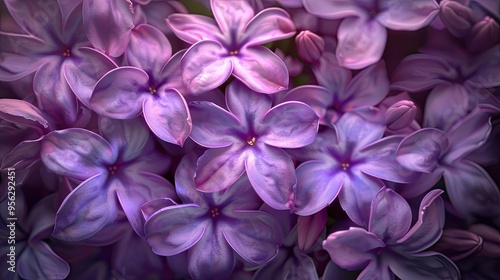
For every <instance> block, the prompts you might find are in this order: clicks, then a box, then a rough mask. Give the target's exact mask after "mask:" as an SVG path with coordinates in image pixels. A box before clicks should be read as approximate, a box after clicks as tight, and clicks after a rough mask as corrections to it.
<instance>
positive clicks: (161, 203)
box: [140, 198, 177, 221]
mask: <svg viewBox="0 0 500 280" xmlns="http://www.w3.org/2000/svg"><path fill="white" fill-rule="evenodd" d="M175 205H177V203H175V201H173V200H172V199H170V198H158V199H154V200H150V201H148V202H146V203H144V204H142V205H141V207H140V209H141V214H142V217H143V219H144V220H145V221H147V220H149V217H151V216H152V215H153V214H154V213H156V212H158V211H160V210H161V209H163V208H165V207H170V206H175Z"/></svg>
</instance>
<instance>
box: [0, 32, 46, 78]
mask: <svg viewBox="0 0 500 280" xmlns="http://www.w3.org/2000/svg"><path fill="white" fill-rule="evenodd" d="M44 45H45V42H43V41H42V40H40V39H38V38H35V37H33V36H30V35H23V34H12V33H5V32H2V31H0V50H1V52H0V79H1V80H2V81H16V80H19V79H21V78H23V77H26V76H28V75H29V74H31V73H33V72H35V71H36V70H37V69H38V68H39V67H40V66H41V65H42V64H44V63H45V62H46V59H44V58H40V57H38V56H34V55H30V54H31V53H33V52H34V51H35V50H41V49H43V48H44Z"/></svg>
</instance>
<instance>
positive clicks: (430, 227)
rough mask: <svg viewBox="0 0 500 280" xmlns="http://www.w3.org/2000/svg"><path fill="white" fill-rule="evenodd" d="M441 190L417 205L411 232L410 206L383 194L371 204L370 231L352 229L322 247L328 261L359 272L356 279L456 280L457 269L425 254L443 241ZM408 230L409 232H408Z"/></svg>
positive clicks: (384, 191)
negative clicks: (329, 258) (428, 249)
mask: <svg viewBox="0 0 500 280" xmlns="http://www.w3.org/2000/svg"><path fill="white" fill-rule="evenodd" d="M441 193H442V191H440V190H434V191H431V192H429V193H428V194H427V195H426V196H425V197H424V198H423V199H422V202H421V203H420V208H419V211H418V221H417V222H416V223H415V224H414V225H413V227H411V221H412V213H411V209H410V206H409V205H408V203H407V202H406V201H405V200H404V199H403V198H402V197H401V196H399V195H398V194H397V193H395V192H394V191H392V190H390V189H386V188H383V189H381V190H380V191H379V192H378V193H377V195H376V196H375V197H374V198H373V201H372V203H371V210H370V220H369V224H368V231H367V230H365V229H363V228H356V227H351V228H349V230H343V231H337V232H334V233H332V234H330V236H328V238H327V239H326V240H325V241H323V248H324V249H325V250H327V251H328V253H329V254H330V256H331V258H332V260H333V261H334V262H335V263H337V264H338V265H339V266H341V267H343V268H345V269H348V270H360V269H362V270H363V271H362V272H361V274H360V275H359V276H358V278H357V279H359V280H360V279H395V277H394V274H395V275H396V276H398V277H399V278H401V279H457V280H458V279H460V272H459V271H458V269H457V267H456V266H455V264H454V263H453V262H452V261H451V260H449V259H448V258H447V257H445V256H444V255H442V254H440V253H435V252H431V251H425V250H426V249H427V248H429V247H430V246H432V244H434V243H435V242H436V241H437V240H438V239H439V238H440V236H441V233H442V228H443V225H444V206H443V200H442V199H441V198H440V197H439V195H440V194H441ZM410 227H411V228H410Z"/></svg>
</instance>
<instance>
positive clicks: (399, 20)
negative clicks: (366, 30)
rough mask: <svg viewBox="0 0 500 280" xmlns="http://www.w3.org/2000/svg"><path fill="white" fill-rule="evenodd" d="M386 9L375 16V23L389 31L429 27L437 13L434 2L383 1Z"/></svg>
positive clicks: (382, 3) (418, 0)
mask: <svg viewBox="0 0 500 280" xmlns="http://www.w3.org/2000/svg"><path fill="white" fill-rule="evenodd" d="M379 5H381V6H384V7H386V9H385V10H384V11H383V12H381V13H379V14H378V15H377V21H378V22H380V24H382V25H383V26H385V27H387V28H389V29H391V30H409V31H413V30H417V29H420V28H422V27H424V26H426V25H429V24H430V23H431V22H432V21H433V20H434V18H435V17H436V16H437V14H438V13H439V5H438V4H437V3H436V1H435V0H417V1H414V0H402V1H401V0H398V1H393V0H384V1H381V3H380V4H379Z"/></svg>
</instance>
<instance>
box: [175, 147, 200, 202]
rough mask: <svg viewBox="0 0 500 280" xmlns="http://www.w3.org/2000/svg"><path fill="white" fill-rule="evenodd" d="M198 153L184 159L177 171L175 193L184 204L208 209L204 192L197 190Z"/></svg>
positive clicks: (190, 154)
mask: <svg viewBox="0 0 500 280" xmlns="http://www.w3.org/2000/svg"><path fill="white" fill-rule="evenodd" d="M197 160H198V157H197V155H196V153H194V152H191V153H189V154H187V155H185V156H184V157H182V159H181V161H180V162H179V165H178V166H177V169H176V170H175V175H174V176H175V177H174V182H175V191H176V192H177V195H178V196H179V198H180V199H181V201H182V202H183V203H194V204H198V205H199V206H201V207H206V202H205V199H204V195H203V193H202V192H200V191H198V190H197V189H196V185H195V183H194V179H193V178H194V176H195V172H196V161H197Z"/></svg>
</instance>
